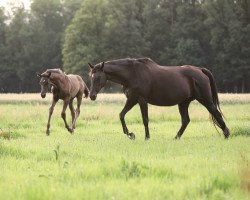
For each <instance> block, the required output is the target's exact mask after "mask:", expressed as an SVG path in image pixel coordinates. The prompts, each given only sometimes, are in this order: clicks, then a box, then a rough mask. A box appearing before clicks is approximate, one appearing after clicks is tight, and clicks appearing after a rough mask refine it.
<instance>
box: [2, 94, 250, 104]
mask: <svg viewBox="0 0 250 200" xmlns="http://www.w3.org/2000/svg"><path fill="white" fill-rule="evenodd" d="M51 99H52V94H47V96H46V98H45V99H42V98H41V96H40V93H23V94H12V93H9V94H0V102H3V103H4V102H5V103H15V102H16V103H19V102H41V103H48V102H50V101H51ZM219 99H220V102H221V103H222V104H235V103H237V104H246V103H250V94H219ZM97 100H98V102H100V103H123V102H125V101H126V97H125V95H124V94H121V93H115V94H103V93H102V94H99V95H98V97H97ZM86 101H87V102H90V99H87V100H86Z"/></svg>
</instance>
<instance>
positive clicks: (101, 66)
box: [101, 62, 104, 70]
mask: <svg viewBox="0 0 250 200" xmlns="http://www.w3.org/2000/svg"><path fill="white" fill-rule="evenodd" d="M103 67H104V62H102V65H101V70H103Z"/></svg>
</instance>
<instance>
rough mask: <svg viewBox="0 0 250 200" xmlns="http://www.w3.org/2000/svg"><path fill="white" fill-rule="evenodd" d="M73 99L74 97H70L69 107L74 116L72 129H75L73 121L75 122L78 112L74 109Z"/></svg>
mask: <svg viewBox="0 0 250 200" xmlns="http://www.w3.org/2000/svg"><path fill="white" fill-rule="evenodd" d="M73 101H74V99H70V102H69V109H70V112H71V117H72V130H73V129H74V128H73V123H74V120H75V116H76V112H75V109H74V106H73Z"/></svg>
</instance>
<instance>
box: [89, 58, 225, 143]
mask: <svg viewBox="0 0 250 200" xmlns="http://www.w3.org/2000/svg"><path fill="white" fill-rule="evenodd" d="M89 66H90V68H91V72H90V75H91V88H90V98H91V100H95V99H96V97H97V93H98V92H99V91H100V89H101V88H102V87H103V86H104V85H105V83H106V81H107V80H110V81H113V82H115V83H119V84H121V85H123V88H124V93H125V95H126V97H127V101H126V104H125V107H124V108H123V110H122V111H121V113H120V120H121V123H122V127H123V132H124V133H125V134H126V135H128V137H129V138H130V139H134V138H135V135H134V134H133V133H129V131H128V128H127V126H126V123H125V120H124V117H125V115H126V113H127V112H128V111H129V110H130V109H131V108H133V106H134V105H136V104H137V103H139V106H140V109H141V114H142V118H143V123H144V126H145V139H149V138H150V135H149V129H148V103H149V104H153V105H157V106H173V105H177V104H178V106H179V112H180V115H181V120H182V125H181V128H180V129H179V131H178V133H177V135H176V136H175V138H176V139H179V138H180V137H181V136H182V134H183V132H184V130H185V129H186V127H187V125H188V123H189V121H190V119H189V114H188V106H189V104H190V102H191V101H193V100H195V99H196V100H197V101H199V102H200V103H201V104H202V105H203V106H205V107H206V108H207V110H208V111H209V112H210V113H211V115H212V119H213V122H214V123H215V124H216V125H217V126H218V127H220V128H221V129H222V130H223V133H224V136H225V138H228V137H229V135H230V133H229V129H228V128H227V126H226V124H225V122H224V120H223V117H222V113H221V111H220V108H219V99H218V94H217V89H216V85H215V81H214V78H213V75H212V73H211V72H210V71H209V70H207V69H205V68H199V67H194V66H189V65H184V66H174V67H167V66H166V67H163V66H160V65H158V64H156V63H155V62H154V61H152V60H151V59H149V58H139V59H129V58H128V59H120V60H113V61H107V62H105V63H104V62H102V63H99V64H97V65H95V66H93V65H91V64H89Z"/></svg>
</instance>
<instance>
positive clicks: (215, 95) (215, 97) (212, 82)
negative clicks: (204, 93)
mask: <svg viewBox="0 0 250 200" xmlns="http://www.w3.org/2000/svg"><path fill="white" fill-rule="evenodd" d="M201 70H202V72H203V73H204V74H205V75H206V76H207V77H208V78H209V81H210V87H211V92H212V98H213V103H214V105H215V106H216V108H218V110H219V112H220V113H221V116H222V117H224V115H223V113H222V111H221V109H220V102H219V98H218V90H217V87H216V84H215V79H214V76H213V74H212V73H211V72H210V71H209V70H208V69H206V68H202V69H201ZM211 117H212V120H213V123H214V124H216V125H217V126H218V127H220V128H221V126H220V125H219V123H218V122H217V121H216V119H215V118H214V117H213V115H211Z"/></svg>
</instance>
